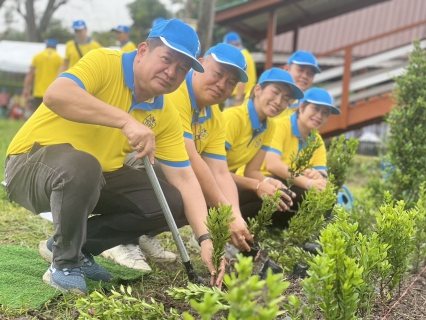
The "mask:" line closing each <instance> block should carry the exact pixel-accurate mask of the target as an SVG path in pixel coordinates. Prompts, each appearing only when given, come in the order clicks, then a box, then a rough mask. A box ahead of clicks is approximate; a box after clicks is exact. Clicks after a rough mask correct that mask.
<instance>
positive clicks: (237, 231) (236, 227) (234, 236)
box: [229, 214, 253, 251]
mask: <svg viewBox="0 0 426 320" xmlns="http://www.w3.org/2000/svg"><path fill="white" fill-rule="evenodd" d="M233 217H235V220H234V221H232V222H231V224H230V225H229V227H230V228H231V230H232V233H231V241H232V244H233V245H234V246H235V247H237V248H238V249H239V250H240V251H250V245H249V244H248V243H247V241H248V242H250V243H253V235H251V234H250V232H249V231H248V229H247V226H246V223H245V221H244V219H243V217H242V216H241V214H239V215H237V214H234V215H233Z"/></svg>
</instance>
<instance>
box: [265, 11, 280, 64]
mask: <svg viewBox="0 0 426 320" xmlns="http://www.w3.org/2000/svg"><path fill="white" fill-rule="evenodd" d="M276 29H277V15H276V13H275V10H271V11H270V12H269V23H268V33H267V40H266V41H267V49H266V62H265V70H268V69H271V68H272V67H273V63H272V58H273V55H274V37H275V32H276Z"/></svg>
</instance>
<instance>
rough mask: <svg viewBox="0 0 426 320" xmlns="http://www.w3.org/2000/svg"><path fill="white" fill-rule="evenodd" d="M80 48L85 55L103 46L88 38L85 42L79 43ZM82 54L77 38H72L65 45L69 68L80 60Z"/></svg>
mask: <svg viewBox="0 0 426 320" xmlns="http://www.w3.org/2000/svg"><path fill="white" fill-rule="evenodd" d="M77 45H78V48H79V49H80V52H81V54H82V55H83V56H84V55H85V54H86V53H88V52H89V51H90V50H93V49H98V48H101V47H102V46H101V45H100V44H99V43H98V42H96V41H95V40H92V39H90V38H89V39H88V40H87V42H85V43H78V42H77ZM80 59H81V57H80V54H79V53H78V50H77V48H76V42H75V40H70V41H68V42H67V43H66V46H65V60H66V61H68V68H71V67H72V66H74V65H75V64H76V63H77V61H78V60H80Z"/></svg>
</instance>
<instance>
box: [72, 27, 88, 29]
mask: <svg viewBox="0 0 426 320" xmlns="http://www.w3.org/2000/svg"><path fill="white" fill-rule="evenodd" d="M73 29H74V30H83V29H86V27H75V28H74V27H73Z"/></svg>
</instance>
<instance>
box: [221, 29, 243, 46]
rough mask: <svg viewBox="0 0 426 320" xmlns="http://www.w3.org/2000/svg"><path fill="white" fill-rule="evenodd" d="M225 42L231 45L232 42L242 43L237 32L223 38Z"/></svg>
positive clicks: (229, 33)
mask: <svg viewBox="0 0 426 320" xmlns="http://www.w3.org/2000/svg"><path fill="white" fill-rule="evenodd" d="M223 42H225V43H230V42H241V38H240V36H239V35H238V33H236V32H233V31H231V32H228V33H227V34H225V35H224V36H223Z"/></svg>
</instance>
